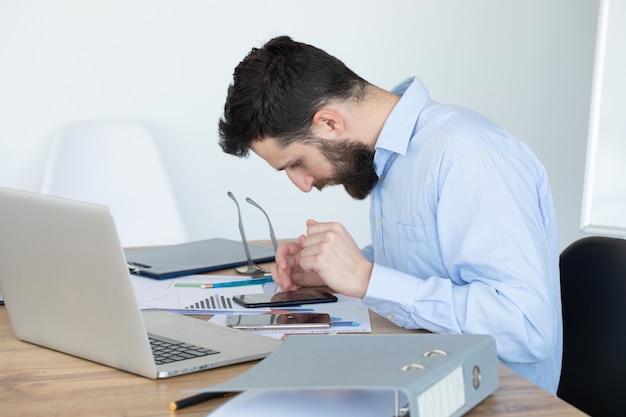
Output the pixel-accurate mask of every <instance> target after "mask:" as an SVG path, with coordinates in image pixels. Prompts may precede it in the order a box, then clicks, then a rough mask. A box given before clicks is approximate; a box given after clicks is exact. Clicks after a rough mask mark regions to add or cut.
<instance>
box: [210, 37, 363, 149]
mask: <svg viewBox="0 0 626 417" xmlns="http://www.w3.org/2000/svg"><path fill="white" fill-rule="evenodd" d="M367 85H368V84H367V82H366V81H365V80H363V79H362V78H361V77H359V76H358V75H356V74H355V73H354V72H353V71H351V70H350V69H349V68H348V67H346V65H344V63H343V62H341V61H340V60H338V59H337V58H335V57H333V56H331V55H329V54H328V53H326V52H324V51H322V50H321V49H318V48H316V47H314V46H311V45H307V44H304V43H300V42H295V41H293V40H292V39H291V38H289V37H288V36H280V37H277V38H274V39H272V40H270V41H269V42H267V43H266V44H265V45H264V46H263V47H262V48H260V49H258V48H252V50H251V51H250V53H249V54H248V55H247V56H246V57H245V58H244V60H243V61H241V63H240V64H239V65H238V66H237V67H236V68H235V72H234V74H233V83H232V84H231V85H230V86H229V87H228V96H227V98H226V104H225V105H224V116H223V117H222V118H221V119H220V122H219V135H220V141H219V145H220V146H221V148H222V150H223V151H224V152H226V153H229V154H232V155H236V156H239V157H242V156H248V154H249V151H250V144H251V143H252V142H253V141H254V140H259V139H263V138H265V137H272V138H276V139H278V140H279V143H280V144H281V146H286V145H287V144H288V143H291V142H292V141H295V140H299V139H304V138H306V137H308V136H309V131H310V128H311V122H312V119H313V116H314V115H315V113H316V111H317V110H318V109H319V108H320V107H321V106H322V105H324V104H325V103H328V102H330V101H332V100H346V99H355V100H359V99H361V98H362V97H363V96H364V93H365V90H366V86H367Z"/></svg>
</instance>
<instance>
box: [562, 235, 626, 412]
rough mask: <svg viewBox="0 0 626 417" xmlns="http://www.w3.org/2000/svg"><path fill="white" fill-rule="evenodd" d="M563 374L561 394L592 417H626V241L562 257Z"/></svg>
mask: <svg viewBox="0 0 626 417" xmlns="http://www.w3.org/2000/svg"><path fill="white" fill-rule="evenodd" d="M560 266H561V299H562V303H563V369H562V371H561V380H560V383H559V389H558V392H557V395H558V396H559V397H560V398H562V399H563V400H565V401H567V402H568V403H570V404H572V405H573V406H575V407H576V408H579V409H580V410H582V411H584V412H585V413H587V414H590V415H591V416H594V417H596V416H598V417H599V416H626V240H624V239H617V238H609V237H586V238H583V239H580V240H578V241H576V242H574V243H572V244H571V245H569V246H568V247H567V248H566V249H565V250H563V252H562V253H561V261H560Z"/></svg>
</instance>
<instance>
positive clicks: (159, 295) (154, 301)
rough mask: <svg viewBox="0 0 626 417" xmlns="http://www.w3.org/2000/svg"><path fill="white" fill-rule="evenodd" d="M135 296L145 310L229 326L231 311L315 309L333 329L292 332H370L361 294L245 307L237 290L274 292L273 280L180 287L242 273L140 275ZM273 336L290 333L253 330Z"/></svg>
mask: <svg viewBox="0 0 626 417" xmlns="http://www.w3.org/2000/svg"><path fill="white" fill-rule="evenodd" d="M130 280H131V283H132V286H133V289H134V291H135V298H136V299H137V303H138V304H139V308H140V309H142V310H149V309H157V310H168V311H173V312H177V313H183V314H207V315H214V316H213V318H211V319H210V320H209V321H211V322H212V323H215V324H219V325H223V326H226V315H228V314H264V313H268V314H269V313H279V312H316V313H328V314H329V315H330V316H331V317H332V320H333V326H332V327H331V328H330V329H317V330H314V329H306V330H290V331H289V334H298V333H299V334H302V333H305V334H307V333H330V334H335V333H371V331H372V326H371V323H370V316H369V310H368V309H367V307H365V306H364V305H363V303H362V302H361V300H360V299H359V298H354V297H347V296H345V295H341V294H337V302H335V303H323V304H307V305H304V306H299V307H284V308H281V309H274V310H272V309H269V308H245V307H243V306H240V305H239V304H237V303H235V302H234V301H232V297H233V296H235V295H238V294H260V293H263V292H275V291H276V290H277V286H276V284H274V283H268V284H263V285H245V286H239V287H226V288H189V287H177V286H176V284H181V283H198V284H214V283H218V282H229V281H240V280H241V277H236V276H235V277H233V276H217V275H189V276H185V277H179V278H174V279H169V280H155V279H151V278H145V277H141V276H136V275H131V277H130ZM254 332H255V333H259V334H263V335H266V336H270V337H275V338H278V339H279V338H282V337H284V336H285V335H286V334H287V333H286V332H285V331H282V330H262V331H254Z"/></svg>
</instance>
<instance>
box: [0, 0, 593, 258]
mask: <svg viewBox="0 0 626 417" xmlns="http://www.w3.org/2000/svg"><path fill="white" fill-rule="evenodd" d="M597 9H598V4H597V1H590V0H507V1H503V0H472V1H468V0H418V1H416V0H389V1H373V0H319V1H316V2H303V1H295V0H294V1H288V0H250V1H245V0H223V1H217V0H213V1H211V0H92V1H81V0H75V1H72V0H56V1H49V0H2V1H0V186H6V187H14V188H21V189H26V190H34V191H37V190H39V187H40V185H41V180H42V175H43V167H44V164H45V158H46V156H47V153H48V151H49V149H50V145H51V140H52V136H53V133H54V131H55V129H57V128H58V127H59V126H61V125H63V124H65V123H67V122H71V121H75V120H80V119H90V118H103V117H105V118H106V117H124V118H133V119H138V120H141V121H143V122H145V123H146V124H147V125H148V127H149V128H150V129H151V130H152V132H153V133H154V134H155V135H156V137H157V140H158V144H159V146H160V148H161V150H162V152H163V155H164V158H165V162H166V164H167V168H168V170H169V172H170V174H171V176H172V179H173V182H174V185H175V187H176V194H177V197H178V199H179V202H180V204H181V206H182V210H183V214H184V216H185V221H186V226H187V227H188V228H189V231H190V234H191V238H192V239H201V238H205V237H213V236H222V237H227V238H238V236H239V235H238V231H237V223H236V212H235V207H234V204H233V203H232V201H230V199H228V198H227V197H226V192H227V191H228V190H231V191H233V192H234V193H235V195H237V196H238V197H239V200H240V202H241V203H243V200H244V199H245V197H246V196H249V197H251V198H253V199H254V200H256V201H257V202H258V203H260V204H261V205H262V206H264V207H265V209H266V210H267V211H268V213H269V214H270V216H271V217H272V220H273V223H274V227H275V229H276V234H277V236H278V237H279V238H286V237H294V236H296V235H298V234H299V233H302V232H303V231H304V222H305V220H306V218H308V217H312V218H315V219H318V220H322V221H324V220H339V221H342V222H344V223H345V224H346V226H347V227H348V228H349V230H350V231H351V232H352V233H353V236H354V237H355V239H356V240H357V242H358V243H359V244H365V243H367V242H368V240H369V238H368V236H369V224H368V220H367V218H368V208H369V204H368V201H364V202H355V201H352V200H351V199H350V198H349V197H348V196H347V195H345V193H344V192H343V190H342V189H340V188H336V189H333V190H328V191H324V192H323V193H319V192H317V191H314V192H312V193H310V194H308V195H307V194H303V193H301V192H300V191H299V190H297V189H296V188H295V187H294V186H293V185H292V184H291V183H290V182H289V180H288V179H287V178H286V176H285V175H284V174H282V173H277V172H275V171H274V170H273V169H272V168H270V167H269V166H267V165H266V164H265V163H264V162H263V161H261V160H259V159H258V158H257V157H254V156H253V157H251V158H250V159H248V160H239V159H237V158H235V157H232V156H228V155H225V154H223V153H222V152H221V150H220V149H219V147H218V145H217V120H218V118H219V117H220V115H221V112H222V109H223V102H224V98H225V94H226V88H227V86H228V84H229V82H230V81H231V75H232V71H233V68H234V67H235V65H236V64H237V63H238V62H239V61H240V60H241V59H242V58H243V56H244V55H245V54H246V53H247V52H248V51H249V49H250V48H251V47H252V46H260V45H261V44H262V43H264V42H265V41H266V40H268V39H269V38H270V37H272V36H275V35H279V34H288V35H291V36H292V37H293V38H294V39H296V40H301V41H304V42H308V43H312V44H314V45H316V46H319V47H321V48H323V49H325V50H327V51H328V52H330V53H332V54H335V55H336V56H338V57H339V58H340V59H342V60H343V61H344V62H345V63H346V64H347V65H348V66H350V67H351V68H352V69H354V70H355V71H356V72H357V73H359V74H360V75H362V76H363V77H364V78H366V79H367V80H368V81H370V82H372V83H374V84H376V85H379V86H380V87H383V88H391V87H393V86H394V85H395V84H396V83H397V82H398V81H400V80H401V79H403V78H405V77H407V76H411V75H418V76H419V77H420V78H421V79H422V80H423V81H424V82H425V84H426V85H427V86H428V87H429V89H430V92H431V95H432V97H433V98H434V99H435V100H437V101H440V102H449V103H454V104H460V105H465V106H468V107H471V108H474V109H476V110H479V111H481V112H483V113H485V114H486V115H488V116H490V117H491V118H493V119H494V120H495V121H497V122H498V123H500V124H501V125H503V126H504V127H506V128H508V129H509V130H511V131H513V132H514V133H516V134H517V135H518V136H520V137H521V138H523V139H524V140H525V141H527V143H529V145H530V146H531V147H532V148H533V149H534V150H535V152H536V153H537V154H538V156H539V157H540V159H541V160H542V161H543V162H544V164H545V165H546V167H547V168H548V171H549V173H550V175H551V178H552V183H553V189H554V197H555V201H556V205H557V211H558V213H557V214H558V216H559V223H560V243H561V246H562V247H563V246H565V245H566V244H568V243H569V242H571V241H573V240H576V239H577V238H579V237H580V233H579V231H578V228H579V219H580V205H581V194H582V184H583V172H584V162H585V149H586V136H587V125H588V111H589V100H590V90H591V80H592V64H593V51H594V44H595V30H596V19H597ZM241 205H242V210H243V215H244V222H245V225H246V232H247V235H248V237H249V238H251V239H266V238H267V237H268V232H267V226H266V223H265V219H264V217H263V216H262V214H261V213H260V212H258V210H257V209H255V208H253V207H251V206H250V205H248V204H245V203H243V204H241ZM0 210H1V208H0Z"/></svg>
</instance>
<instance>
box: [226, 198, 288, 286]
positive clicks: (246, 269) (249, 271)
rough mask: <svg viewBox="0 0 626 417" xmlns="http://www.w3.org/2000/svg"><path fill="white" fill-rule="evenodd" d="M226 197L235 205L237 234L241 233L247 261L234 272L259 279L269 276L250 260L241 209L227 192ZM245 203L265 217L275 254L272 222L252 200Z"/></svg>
mask: <svg viewBox="0 0 626 417" xmlns="http://www.w3.org/2000/svg"><path fill="white" fill-rule="evenodd" d="M227 195H228V197H230V198H231V199H232V200H233V201H234V202H235V205H236V206H237V215H238V216H239V233H241V242H242V243H243V248H244V249H245V251H246V258H247V260H248V264H247V265H246V266H241V267H238V268H235V271H237V272H238V273H240V274H243V275H250V276H252V278H261V277H268V276H270V275H271V272H268V271H266V270H265V269H263V268H262V267H260V266H259V265H257V264H255V263H254V261H253V260H252V256H251V255H250V246H249V245H248V240H247V239H246V232H245V231H244V229H243V221H242V219H241V209H240V208H239V203H238V202H237V199H236V198H235V196H234V195H233V193H231V192H230V191H229V192H228V193H227ZM246 201H247V202H248V203H250V204H252V205H253V206H254V207H256V208H258V209H259V210H261V211H262V212H263V214H264V215H265V218H266V219H267V224H268V225H269V227H270V237H271V239H272V245H273V246H274V253H276V249H277V248H278V244H277V242H276V236H275V235H274V228H273V227H272V222H271V221H270V217H269V216H268V215H267V213H266V212H265V210H263V208H262V207H261V206H260V205H258V204H257V203H255V202H254V200H252V199H251V198H246Z"/></svg>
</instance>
